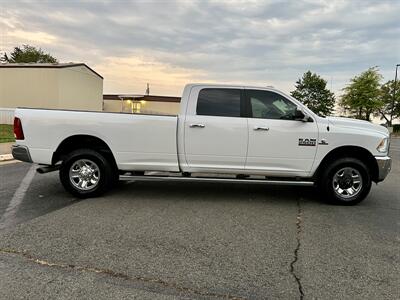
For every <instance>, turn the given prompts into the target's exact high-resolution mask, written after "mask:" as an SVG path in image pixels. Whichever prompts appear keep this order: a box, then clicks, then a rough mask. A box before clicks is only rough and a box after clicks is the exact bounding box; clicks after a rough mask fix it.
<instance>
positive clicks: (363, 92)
mask: <svg viewBox="0 0 400 300" xmlns="http://www.w3.org/2000/svg"><path fill="white" fill-rule="evenodd" d="M381 79H382V75H381V74H379V70H378V68H377V67H373V68H369V69H368V70H367V71H364V72H362V73H361V74H360V75H359V76H355V77H354V78H352V79H350V84H349V85H348V86H346V87H345V88H344V89H343V91H344V94H343V95H342V97H341V102H340V103H341V105H342V106H343V107H344V108H345V110H347V111H349V112H350V113H351V114H352V115H353V116H355V117H356V118H358V119H364V120H367V121H369V120H370V118H371V114H373V113H377V112H379V111H380V109H381V108H382V106H383V102H382V100H381V90H380V81H381Z"/></svg>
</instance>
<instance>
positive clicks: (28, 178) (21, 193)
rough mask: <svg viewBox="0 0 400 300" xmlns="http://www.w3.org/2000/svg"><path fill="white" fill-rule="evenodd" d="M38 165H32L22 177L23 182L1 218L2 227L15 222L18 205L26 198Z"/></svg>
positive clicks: (0, 225)
mask: <svg viewBox="0 0 400 300" xmlns="http://www.w3.org/2000/svg"><path fill="white" fill-rule="evenodd" d="M35 172H36V165H32V166H31V167H30V168H29V170H28V172H27V173H26V175H25V177H24V179H22V181H21V184H20V185H19V187H18V189H17V190H16V191H15V193H14V196H13V197H12V199H11V201H10V203H9V204H8V206H7V209H6V210H5V212H4V214H3V216H2V217H1V219H0V229H3V228H6V227H8V226H9V225H11V224H12V223H13V220H14V219H15V214H16V212H17V211H18V207H19V206H20V204H21V202H22V201H23V200H24V197H25V193H26V191H27V190H28V188H29V186H30V184H31V182H32V179H33V177H34V176H35Z"/></svg>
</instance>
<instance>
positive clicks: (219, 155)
mask: <svg viewBox="0 0 400 300" xmlns="http://www.w3.org/2000/svg"><path fill="white" fill-rule="evenodd" d="M243 107H244V99H243V89H241V88H237V87H236V88H215V87H209V88H205V87H204V86H203V87H196V86H195V87H193V88H192V90H191V93H190V98H189V103H188V107H187V111H186V117H185V127H184V138H185V141H184V145H185V158H186V163H187V165H188V166H189V167H190V168H191V169H192V171H195V170H194V169H199V171H204V170H205V169H207V170H216V171H221V170H222V169H226V170H243V169H244V164H245V160H246V152H247V138H248V130H247V119H246V118H245V117H244V112H243Z"/></svg>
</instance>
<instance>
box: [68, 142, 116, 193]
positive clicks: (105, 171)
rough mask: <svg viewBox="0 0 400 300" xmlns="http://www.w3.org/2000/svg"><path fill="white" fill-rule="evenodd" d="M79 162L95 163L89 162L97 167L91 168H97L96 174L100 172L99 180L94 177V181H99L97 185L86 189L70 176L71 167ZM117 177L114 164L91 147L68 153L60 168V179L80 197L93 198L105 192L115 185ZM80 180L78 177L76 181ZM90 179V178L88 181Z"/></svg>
mask: <svg viewBox="0 0 400 300" xmlns="http://www.w3.org/2000/svg"><path fill="white" fill-rule="evenodd" d="M78 162H92V163H93V164H90V163H89V164H90V165H92V166H95V167H93V169H91V170H92V171H93V170H94V169H95V170H96V174H98V175H97V177H98V180H97V181H96V180H94V179H93V181H95V182H97V183H96V184H95V185H94V184H92V186H91V187H90V189H88V190H84V189H83V187H81V188H79V187H77V186H76V184H74V183H73V181H74V180H73V179H71V177H70V171H71V170H72V169H71V167H73V166H76V165H77V163H78ZM71 172H74V171H71ZM75 172H76V171H75ZM78 173H79V172H78ZM117 175H118V174H117ZM115 178H116V171H115V168H114V167H113V165H112V164H111V163H110V162H109V161H108V160H107V159H106V158H105V157H104V156H103V155H102V154H101V153H99V152H97V151H94V150H91V149H78V150H75V151H73V152H71V153H69V154H67V156H66V157H65V158H64V160H63V162H62V164H61V168H60V180H61V183H62V185H63V186H64V188H65V189H66V190H67V191H68V192H70V193H71V194H72V195H74V196H76V197H78V198H92V197H97V196H100V195H102V194H104V193H105V192H106V191H108V190H109V189H110V188H111V187H112V186H113V184H114V183H115ZM79 180H80V179H79V178H78V179H77V180H76V181H79ZM89 181H90V180H88V181H87V182H89ZM75 183H76V182H75Z"/></svg>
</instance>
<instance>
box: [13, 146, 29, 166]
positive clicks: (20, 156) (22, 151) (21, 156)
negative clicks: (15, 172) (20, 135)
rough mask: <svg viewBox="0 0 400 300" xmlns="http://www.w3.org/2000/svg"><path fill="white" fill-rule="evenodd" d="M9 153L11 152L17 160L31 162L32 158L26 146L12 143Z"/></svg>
mask: <svg viewBox="0 0 400 300" xmlns="http://www.w3.org/2000/svg"><path fill="white" fill-rule="evenodd" d="M11 153H12V156H13V157H14V158H15V159H17V160H21V161H25V162H30V163H31V162H32V158H31V155H30V153H29V149H28V147H26V146H22V145H13V146H12V147H11Z"/></svg>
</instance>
